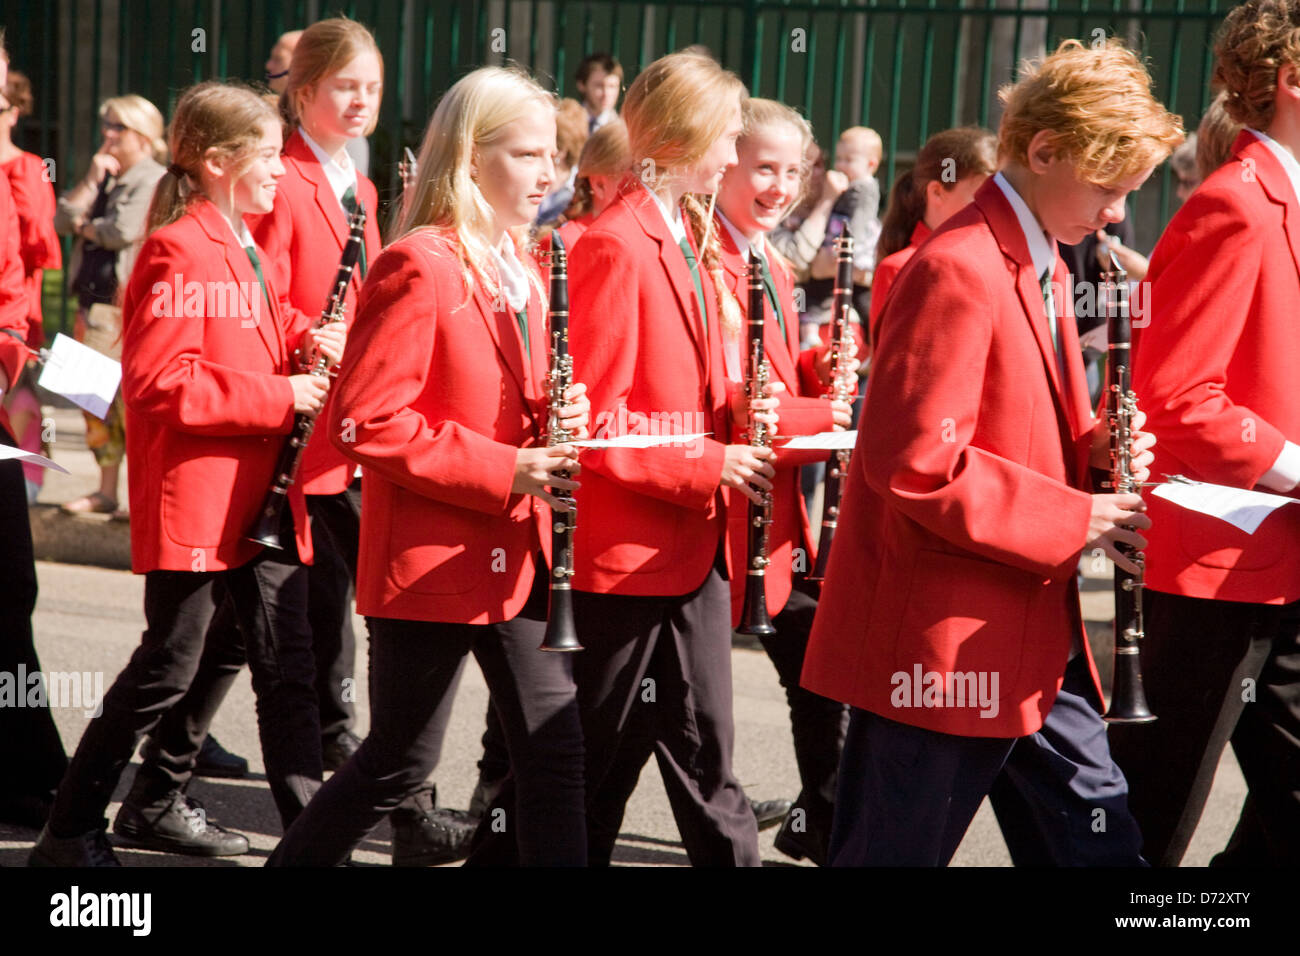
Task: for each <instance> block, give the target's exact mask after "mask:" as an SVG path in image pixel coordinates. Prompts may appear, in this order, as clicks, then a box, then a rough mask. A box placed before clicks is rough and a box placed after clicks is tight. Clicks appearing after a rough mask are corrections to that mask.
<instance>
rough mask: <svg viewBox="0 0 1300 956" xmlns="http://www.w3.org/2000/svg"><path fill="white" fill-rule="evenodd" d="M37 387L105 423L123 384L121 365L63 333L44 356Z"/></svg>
mask: <svg viewBox="0 0 1300 956" xmlns="http://www.w3.org/2000/svg"><path fill="white" fill-rule="evenodd" d="M37 384H38V385H40V386H41V388H45V389H49V390H50V391H51V392H54V393H55V394H56V395H62V396H63V397H64V398H66V399H68V400H69V401H72V402H75V403H76V404H77V405H79V406H80V407H81V408H84V409H85V410H86V411H88V412H90V414H92V415H94V416H95V417H96V418H101V419H102V418H103V417H104V416H105V415H107V414H108V406H109V405H111V404H113V396H114V395H116V394H117V387H118V386H119V385H120V384H122V363H120V362H115V361H113V359H111V358H109V357H108V356H106V355H100V354H99V353H98V352H96V351H95V350H94V349H92V348H87V347H86V346H84V345H82V344H81V343H80V342H78V341H77V340H76V339H71V338H68V336H66V335H64V334H63V333H62V332H60V333H59V334H58V335H56V336H55V337H54V345H53V346H51V347H50V349H49V351H48V353H47V354H46V356H45V367H44V368H43V369H41V377H40V378H39V379H37Z"/></svg>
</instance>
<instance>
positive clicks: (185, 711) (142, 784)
mask: <svg viewBox="0 0 1300 956" xmlns="http://www.w3.org/2000/svg"><path fill="white" fill-rule="evenodd" d="M307 512H308V514H309V515H310V516H311V519H312V526H311V527H312V547H313V550H314V551H315V556H314V563H313V564H312V565H311V566H310V567H309V568H308V569H307V582H308V600H307V621H308V624H309V626H310V628H311V635H312V651H313V654H314V657H315V661H316V665H315V666H316V696H317V700H318V702H319V707H320V725H321V737H322V738H324V739H325V740H328V739H330V738H331V737H334V736H337V735H338V734H340V733H342V732H343V731H345V730H351V729H352V728H353V727H354V726H355V725H356V705H355V703H354V701H355V699H356V697H355V684H354V683H353V681H355V678H354V677H353V672H354V670H355V665H356V636H355V634H354V632H353V630H352V600H353V596H354V590H355V589H354V584H353V582H354V581H355V580H356V571H357V546H358V539H359V535H360V528H361V487H360V482H359V481H356V482H353V486H352V487H351V488H348V489H347V490H346V491H344V492H341V493H340V494H337V495H308V496H307ZM284 539H285V535H283V534H282V535H281V540H284ZM246 662H247V654H246V652H245V649H244V639H243V635H242V634H241V633H240V629H239V622H238V617H237V615H236V614H235V609H234V606H233V605H232V604H231V603H230V602H229V601H225V602H223V603H222V605H221V606H220V607H219V608H218V610H217V614H216V615H215V616H214V617H213V618H212V623H211V625H209V627H208V633H207V637H206V639H205V641H204V648H203V657H202V659H201V660H200V662H199V669H198V673H197V674H195V676H194V680H193V682H192V683H191V684H190V689H189V690H188V691H187V692H186V694H185V696H184V697H183V698H182V699H181V701H180V703H178V704H177V705H176V706H175V707H173V708H171V709H170V710H169V711H167V713H166V714H164V715H163V718H162V720H161V721H160V722H159V723H158V726H157V727H156V728H155V729H154V731H153V738H154V742H155V743H156V744H157V748H156V749H155V750H152V751H150V752H149V753H148V755H147V756H146V757H145V759H144V761H143V762H142V764H141V766H140V770H139V771H138V772H137V774H136V778H135V784H134V786H133V788H132V794H131V799H132V800H133V801H136V802H141V803H147V802H150V801H152V800H153V799H156V798H157V797H160V796H161V795H162V794H164V793H166V792H168V791H169V790H171V789H174V788H176V787H182V788H183V787H185V786H186V785H187V784H188V782H189V780H190V778H191V776H192V775H193V773H194V765H195V762H196V761H197V760H198V756H199V749H200V748H201V747H202V746H203V740H204V738H205V737H207V735H208V728H209V727H211V726H212V720H213V718H214V717H216V715H217V711H218V710H219V709H220V707H221V702H222V701H224V700H225V699H226V694H228V693H229V692H230V688H231V687H232V686H233V685H234V683H235V679H236V678H237V677H238V676H239V672H240V670H242V669H243V666H244V664H245V663H246Z"/></svg>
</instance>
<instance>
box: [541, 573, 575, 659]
mask: <svg viewBox="0 0 1300 956" xmlns="http://www.w3.org/2000/svg"><path fill="white" fill-rule="evenodd" d="M567 584H568V578H567V575H566V578H565V585H566V586H565V587H563V588H552V589H551V610H550V613H549V614H548V615H547V617H546V634H545V635H544V636H543V637H542V643H541V645H540V646H539V647H538V650H540V651H557V652H559V653H567V652H569V651H580V650H582V644H581V643H579V641H578V629H577V627H576V626H575V625H574V623H573V592H572V591H571V590H569V588H568V587H567Z"/></svg>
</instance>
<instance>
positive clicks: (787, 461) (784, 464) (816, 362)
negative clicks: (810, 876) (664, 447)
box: [706, 99, 852, 864]
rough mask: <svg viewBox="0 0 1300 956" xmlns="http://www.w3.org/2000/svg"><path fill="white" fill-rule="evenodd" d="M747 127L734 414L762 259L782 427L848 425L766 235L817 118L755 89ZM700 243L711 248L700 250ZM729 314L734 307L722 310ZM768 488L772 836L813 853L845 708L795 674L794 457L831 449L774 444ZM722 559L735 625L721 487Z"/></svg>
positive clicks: (734, 232) (741, 150)
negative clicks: (781, 789)
mask: <svg viewBox="0 0 1300 956" xmlns="http://www.w3.org/2000/svg"><path fill="white" fill-rule="evenodd" d="M743 113H744V120H745V131H744V134H743V135H742V136H741V137H740V139H739V140H738V141H737V143H736V153H737V156H738V158H739V161H738V163H737V164H736V165H735V166H733V167H732V168H731V169H729V170H727V172H726V174H725V175H724V176H723V177H722V185H721V186H720V187H719V188H718V205H717V214H716V215H717V219H718V223H719V224H720V228H719V229H718V230H717V236H718V239H719V241H720V244H721V246H720V249H719V253H720V255H719V259H720V263H721V275H722V283H721V285H720V287H719V292H720V299H721V301H722V304H723V308H722V310H721V311H722V316H723V317H722V326H723V350H724V356H725V360H726V369H727V380H728V383H729V385H730V387H731V389H732V394H733V399H732V401H731V403H730V404H731V410H732V422H733V425H734V426H735V427H737V428H741V429H743V428H744V427H745V425H746V407H745V406H746V402H745V398H744V396H745V392H744V381H743V378H744V376H743V369H744V353H745V351H746V348H747V347H746V343H745V330H744V324H743V323H744V322H745V321H746V320H747V319H748V309H749V299H748V295H747V292H746V285H747V282H746V277H747V263H748V260H749V259H750V257H751V256H754V255H757V256H758V257H759V258H760V259H761V261H762V263H763V272H764V276H763V278H764V285H765V287H766V289H767V296H766V298H765V304H766V309H767V311H766V314H765V327H764V339H765V341H764V354H765V356H766V357H767V361H768V362H769V364H770V365H771V368H772V376H773V377H772V382H773V383H774V384H775V386H776V391H778V392H782V391H783V392H784V395H783V396H782V397H781V400H780V423H779V426H778V434H779V435H785V436H788V437H793V436H796V435H810V434H816V433H818V432H825V431H830V430H831V429H832V428H835V429H844V428H848V427H849V424H850V422H851V419H852V409H851V407H850V406H849V405H848V404H847V403H845V402H840V401H831V402H828V401H825V400H824V399H823V398H822V396H823V395H824V394H825V393H826V389H827V386H828V385H829V379H830V373H831V369H830V367H829V364H828V359H829V352H828V349H826V348H824V347H822V348H815V349H807V350H805V351H803V352H800V350H799V313H798V310H797V309H796V308H795V305H794V276H793V274H792V273H791V272H790V271H789V269H788V268H786V266H785V264H784V262H783V260H782V259H781V257H780V256H779V255H778V254H776V252H775V250H773V249H772V248H771V246H769V245H768V244H767V242H766V234H767V232H768V231H769V230H771V229H774V228H776V227H777V226H778V225H780V223H781V220H782V218H783V217H784V216H785V215H786V214H787V213H788V212H789V210H790V208H791V206H792V205H793V204H794V203H795V202H796V201H797V200H798V197H799V191H800V186H801V184H802V178H803V157H804V155H805V153H806V151H807V148H808V146H809V144H810V143H811V142H812V130H811V128H809V126H808V123H807V121H806V120H804V119H803V117H801V116H800V115H799V114H798V113H796V112H795V111H794V110H792V109H790V108H789V107H787V106H784V105H782V104H780V103H777V102H774V101H772V100H762V99H750V100H746V101H745V106H744V110H743ZM707 255H708V254H707V253H706V258H707ZM729 314H732V315H734V316H735V318H734V319H730V320H729ZM778 457H779V460H778V463H777V467H776V478H775V480H774V481H773V490H772V509H771V518H772V524H771V525H770V527H769V529H768V533H769V547H768V565H767V568H766V573H765V575H764V582H765V591H766V599H767V610H768V614H769V615H771V617H772V625H773V626H774V627H775V628H776V633H775V634H771V635H761V636H760V638H759V639H760V641H762V644H763V649H764V650H765V651H766V652H767V656H768V657H769V658H771V660H772V663H773V664H774V665H775V666H776V670H777V674H778V675H779V677H780V679H781V685H782V686H783V687H784V688H785V691H786V700H787V702H788V703H789V706H790V726H791V730H792V731H793V734H794V749H795V761H796V762H797V764H798V766H799V779H800V782H801V784H802V787H803V789H802V791H801V792H800V794H799V798H798V799H797V800H796V801H795V804H794V811H797V812H795V813H794V815H793V816H791V817H788V818H787V821H786V823H785V825H784V826H783V827H782V829H781V832H780V833H779V834H777V837H776V847H777V849H779V850H781V851H782V852H783V853H786V854H788V855H790V856H793V857H795V859H801V858H803V857H805V856H807V857H809V858H811V859H812V860H814V861H815V862H817V863H818V864H824V863H825V861H826V849H827V844H828V843H829V841H830V829H831V811H832V805H833V800H834V797H835V772H836V768H837V766H838V764H839V756H840V745H841V743H842V742H843V739H844V723H845V709H844V706H843V705H842V704H840V703H839V702H838V701H833V700H828V699H827V698H825V697H821V696H819V695H817V694H814V693H812V692H811V691H808V690H805V689H804V688H802V687H800V686H799V675H800V672H801V671H802V670H803V659H804V652H805V650H806V649H807V646H808V633H809V631H810V630H811V629H812V622H813V615H814V613H815V612H816V610H817V588H816V586H815V585H813V584H810V583H808V582H807V581H805V580H804V573H805V572H806V571H808V570H809V569H810V568H811V567H812V560H813V557H814V550H815V546H814V544H813V540H812V534H811V531H810V528H809V525H808V512H807V511H806V510H805V508H804V502H803V495H802V494H801V493H800V490H799V466H800V465H802V464H808V463H812V462H821V461H825V460H826V453H825V452H824V451H805V452H797V451H779V455H778ZM725 496H726V500H727V565H728V568H729V570H730V573H731V623H732V626H733V627H735V626H738V625H739V624H740V620H741V609H742V607H743V604H744V598H745V577H746V574H745V572H746V568H747V558H748V555H747V548H748V517H749V514H748V512H749V508H748V504H749V502H748V500H747V499H745V498H742V497H741V496H740V495H738V494H736V493H735V492H734V491H732V489H730V488H728V489H726V492H725Z"/></svg>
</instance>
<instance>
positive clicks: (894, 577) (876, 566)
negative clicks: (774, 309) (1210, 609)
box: [803, 40, 1182, 866]
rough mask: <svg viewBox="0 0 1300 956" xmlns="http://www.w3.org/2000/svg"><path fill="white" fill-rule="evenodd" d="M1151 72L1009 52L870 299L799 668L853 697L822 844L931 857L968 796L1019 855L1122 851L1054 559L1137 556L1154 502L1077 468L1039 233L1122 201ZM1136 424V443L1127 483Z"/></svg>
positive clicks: (846, 854) (1069, 227) (1173, 133)
mask: <svg viewBox="0 0 1300 956" xmlns="http://www.w3.org/2000/svg"><path fill="white" fill-rule="evenodd" d="M1150 84H1151V79H1150V76H1149V75H1148V74H1147V72H1146V70H1145V69H1144V68H1143V66H1142V63H1141V61H1140V60H1139V59H1138V58H1137V57H1136V56H1135V55H1134V54H1133V53H1132V52H1130V51H1128V50H1126V49H1124V48H1123V47H1122V45H1121V44H1120V43H1119V42H1118V41H1115V40H1112V41H1110V42H1109V43H1108V44H1106V45H1105V46H1102V47H1099V48H1089V47H1085V46H1083V45H1082V44H1081V43H1079V42H1078V41H1076V40H1067V41H1065V42H1064V43H1062V44H1061V46H1060V48H1059V49H1058V50H1057V51H1056V52H1055V53H1054V54H1052V55H1051V56H1049V57H1047V58H1045V59H1044V60H1043V61H1042V62H1041V63H1039V64H1036V65H1035V67H1034V68H1032V69H1030V70H1028V71H1026V73H1025V75H1024V76H1023V77H1022V79H1021V80H1020V81H1019V82H1018V83H1017V84H1016V85H1015V86H1013V87H1008V88H1007V89H1006V90H1004V92H1003V98H1004V102H1005V104H1006V109H1005V111H1004V113H1003V118H1002V126H1001V132H1000V134H999V142H998V153H999V159H1000V163H1001V167H1002V168H1001V170H1000V171H999V173H998V174H997V175H996V176H995V177H994V178H993V179H991V180H989V181H988V182H986V183H985V184H984V185H983V186H982V187H981V188H980V190H979V191H978V192H977V193H976V194H975V199H974V201H973V202H972V203H971V204H970V205H969V206H967V207H966V208H965V209H963V210H962V211H961V212H959V213H957V215H955V216H953V217H952V218H951V219H949V220H948V221H947V222H946V223H944V224H943V226H941V227H940V228H939V229H938V230H936V231H935V233H934V234H933V235H932V236H931V237H930V238H929V239H928V240H927V241H926V243H925V245H924V246H923V247H922V248H921V249H920V250H919V251H918V252H917V253H916V254H915V255H914V256H913V258H912V260H911V262H909V263H908V264H907V266H906V268H904V269H903V271H902V272H901V273H900V274H899V277H898V280H897V282H896V284H895V288H894V292H893V293H892V294H891V295H890V298H889V302H888V303H887V305H886V306H885V315H884V319H883V322H882V325H881V340H880V349H879V353H878V356H877V359H876V362H875V365H874V367H873V369H872V374H871V383H870V386H869V387H868V389H867V395H866V403H865V407H864V409H863V415H862V421H861V425H860V427H859V430H858V444H857V448H856V450H855V451H854V453H853V459H852V465H851V467H850V469H849V475H848V479H847V482H846V486H845V492H844V507H843V510H842V511H841V513H840V524H839V531H838V533H837V534H836V539H835V542H836V543H835V548H834V553H833V555H832V557H831V561H830V566H829V568H828V570H827V576H826V582H825V585H824V587H823V589H822V599H821V602H820V605H819V607H818V609H817V619H816V621H815V623H814V625H813V632H812V636H811V637H810V639H809V646H808V654H807V658H806V660H805V663H804V673H803V684H804V686H805V687H807V688H808V689H809V690H813V691H816V692H818V693H821V694H824V695H826V696H828V697H832V698H834V699H836V700H842V701H845V702H846V703H848V704H850V705H852V707H853V710H852V711H851V716H850V721H849V728H848V732H847V736H846V739H845V743H844V750H843V755H842V757H841V760H840V770H839V780H838V784H837V790H836V796H835V822H834V825H833V831H832V834H831V862H832V864H833V865H838V866H845V865H913V866H943V865H945V864H946V863H947V862H948V860H949V859H950V858H951V857H952V854H953V852H954V851H955V850H956V848H957V845H958V843H959V842H960V841H961V838H962V835H963V834H964V833H965V831H966V828H967V826H968V825H969V823H970V820H971V818H972V817H973V816H974V814H975V811H976V809H977V808H978V807H979V805H980V802H981V801H982V800H983V799H984V797H985V796H990V797H991V799H992V802H993V806H994V809H995V811H996V812H997V814H998V820H999V823H1000V824H1001V826H1002V831H1003V834H1004V836H1005V837H1006V840H1007V844H1008V848H1009V849H1010V851H1011V856H1012V859H1013V860H1014V861H1015V862H1016V863H1017V864H1024V863H1035V864H1039V865H1045V864H1056V865H1073V866H1082V865H1138V864H1140V863H1141V856H1140V849H1141V836H1140V834H1139V833H1138V829H1137V826H1136V824H1135V823H1134V821H1133V817H1132V815H1131V814H1130V813H1129V812H1128V809H1127V805H1126V801H1125V795H1126V787H1125V784H1124V777H1123V774H1122V773H1121V772H1120V770H1119V768H1118V767H1117V766H1116V764H1115V762H1114V760H1113V759H1112V758H1111V756H1110V753H1109V751H1108V749H1107V746H1106V733H1105V725H1104V724H1103V722H1102V720H1101V707H1102V703H1101V702H1102V698H1101V691H1100V688H1099V686H1098V685H1097V682H1096V669H1095V667H1094V666H1093V664H1092V656H1091V654H1090V653H1089V650H1088V647H1087V642H1086V639H1085V634H1084V630H1083V625H1082V620H1081V618H1080V612H1079V598H1078V589H1077V585H1076V583H1075V573H1076V570H1077V567H1078V562H1079V556H1080V554H1081V553H1084V552H1085V551H1091V550H1092V549H1094V548H1097V549H1101V550H1102V551H1103V552H1104V553H1105V554H1106V555H1107V556H1109V557H1110V558H1112V560H1114V561H1115V562H1116V563H1119V564H1121V565H1122V566H1124V567H1125V568H1127V569H1129V570H1135V568H1134V565H1133V563H1132V562H1131V561H1129V559H1128V558H1126V557H1125V556H1124V555H1123V554H1121V553H1120V552H1119V551H1118V550H1117V549H1116V544H1117V543H1123V544H1127V545H1129V546H1131V547H1133V548H1135V549H1139V550H1140V549H1141V548H1142V547H1143V546H1144V545H1145V543H1146V542H1145V539H1143V538H1142V536H1141V534H1140V530H1141V529H1144V528H1147V527H1150V524H1151V522H1150V520H1149V519H1148V518H1147V517H1146V515H1144V514H1142V511H1143V510H1144V505H1143V502H1142V499H1141V497H1140V496H1139V495H1137V494H1100V493H1094V491H1093V485H1092V478H1091V475H1090V473H1089V466H1090V465H1091V466H1093V467H1097V468H1103V467H1108V465H1109V442H1108V437H1109V436H1108V433H1107V429H1106V426H1105V424H1104V423H1099V422H1098V421H1097V420H1096V419H1095V418H1094V416H1093V414H1092V410H1091V407H1090V404H1089V402H1088V394H1087V387H1086V383H1085V379H1084V374H1083V364H1082V360H1081V357H1080V351H1079V347H1078V335H1077V332H1076V331H1075V326H1074V321H1073V317H1072V315H1071V313H1070V297H1069V296H1066V295H1062V294H1060V291H1059V290H1060V289H1061V288H1062V286H1063V285H1064V282H1065V268H1064V265H1063V264H1062V263H1061V261H1060V257H1059V256H1058V255H1057V254H1056V245H1055V242H1054V241H1053V240H1054V239H1060V240H1061V241H1063V242H1067V243H1068V242H1077V241H1078V240H1079V239H1081V238H1082V237H1083V236H1084V235H1086V234H1087V233H1089V232H1092V231H1094V230H1095V229H1097V228H1098V227H1099V226H1100V225H1101V224H1103V223H1105V222H1118V221H1120V220H1122V219H1123V217H1124V208H1125V206H1124V204H1125V199H1126V197H1127V196H1128V194H1129V193H1130V192H1132V191H1133V190H1134V189H1136V188H1138V187H1139V186H1140V185H1141V184H1142V183H1143V182H1144V181H1145V180H1146V179H1147V177H1148V176H1149V175H1150V173H1151V170H1152V169H1153V168H1154V167H1155V166H1156V165H1158V164H1159V163H1161V162H1163V161H1164V159H1165V157H1166V156H1168V154H1169V151H1170V150H1171V149H1172V148H1173V147H1174V146H1175V145H1177V143H1178V142H1179V141H1180V140H1181V138H1182V131H1181V129H1180V128H1179V123H1178V118H1177V117H1175V116H1171V115H1170V114H1169V113H1168V112H1166V111H1165V109H1164V108H1163V107H1162V106H1161V105H1160V104H1159V103H1158V102H1157V101H1156V100H1155V98H1154V97H1153V96H1152V95H1151V90H1150ZM1137 427H1138V428H1139V429H1140V428H1141V422H1140V421H1139V422H1138V423H1137ZM1153 443H1154V437H1153V436H1151V435H1150V434H1142V433H1140V432H1139V434H1138V436H1137V438H1136V440H1135V441H1134V451H1135V459H1134V471H1135V472H1136V473H1137V474H1136V477H1137V480H1139V481H1145V480H1146V477H1145V476H1146V474H1147V472H1148V467H1149V464H1150V462H1151V459H1152V455H1151V452H1150V451H1149V448H1150V447H1151V445H1152V444H1153ZM1098 811H1101V815H1099V814H1098ZM1103 815H1104V830H1101V829H1099V828H1098V826H1097V823H1098V821H1099V820H1101V819H1102V816H1103Z"/></svg>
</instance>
